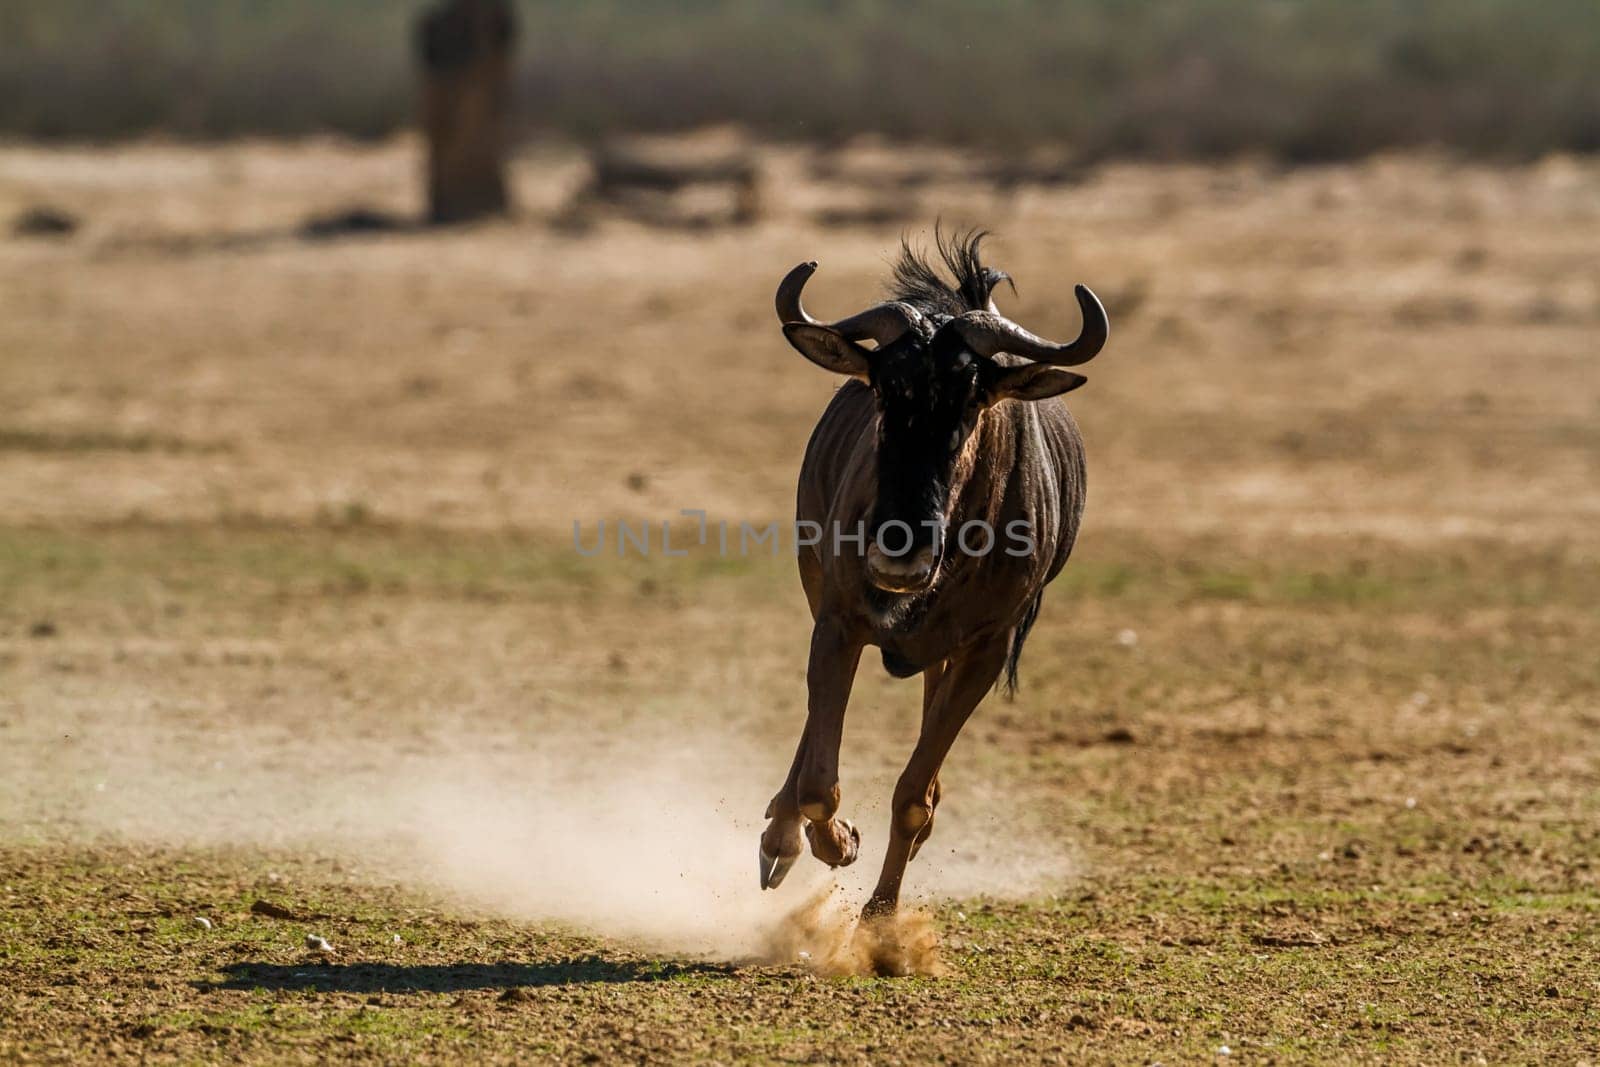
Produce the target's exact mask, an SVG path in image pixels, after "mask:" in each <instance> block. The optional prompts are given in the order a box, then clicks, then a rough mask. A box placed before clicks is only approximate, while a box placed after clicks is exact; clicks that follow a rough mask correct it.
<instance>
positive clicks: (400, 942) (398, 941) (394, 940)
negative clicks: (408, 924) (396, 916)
mask: <svg viewBox="0 0 1600 1067" xmlns="http://www.w3.org/2000/svg"><path fill="white" fill-rule="evenodd" d="M389 940H391V941H392V942H394V943H395V944H397V945H403V944H405V942H404V941H401V940H400V935H399V934H395V935H394V936H393V937H392V938H390V939H389Z"/></svg>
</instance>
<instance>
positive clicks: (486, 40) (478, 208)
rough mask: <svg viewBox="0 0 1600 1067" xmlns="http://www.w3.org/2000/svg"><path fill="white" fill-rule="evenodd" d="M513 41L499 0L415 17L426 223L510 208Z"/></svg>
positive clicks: (460, 3) (463, 1) (456, 3)
mask: <svg viewBox="0 0 1600 1067" xmlns="http://www.w3.org/2000/svg"><path fill="white" fill-rule="evenodd" d="M515 41H516V22H515V20H514V19H513V18H512V15H511V8H510V5H509V4H508V3H506V2H505V0H446V2H444V3H442V4H440V5H439V6H437V7H435V8H433V9H432V10H430V11H429V12H427V13H426V14H424V15H423V16H422V18H421V19H420V21H419V22H418V25H417V50H418V54H419V58H420V60H421V65H422V81H423V90H422V125H423V131H424V133H425V134H426V136H427V138H428V221H429V222H431V223H434V224H442V223H451V222H465V221H467V220H470V219H476V218H482V217H484V216H488V215H501V214H504V213H505V212H506V211H507V210H508V209H509V207H510V202H509V198H508V197H507V195H506V177H505V156H506V144H507V140H508V130H507V125H508V122H507V119H508V115H509V112H510V97H511V53H512V48H513V46H514V44H515Z"/></svg>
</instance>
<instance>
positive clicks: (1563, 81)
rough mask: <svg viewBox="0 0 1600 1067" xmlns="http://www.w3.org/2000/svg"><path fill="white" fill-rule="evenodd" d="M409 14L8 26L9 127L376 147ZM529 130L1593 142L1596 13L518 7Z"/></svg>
mask: <svg viewBox="0 0 1600 1067" xmlns="http://www.w3.org/2000/svg"><path fill="white" fill-rule="evenodd" d="M417 8H418V5H416V4H412V3H405V2H400V0H339V2H337V3H318V2H316V0H159V2H156V3H141V2H138V0H58V2H55V3H50V4H32V3H26V2H22V0H8V2H7V3H5V4H4V5H0V77H3V78H4V81H3V82H0V131H3V132H5V133H8V134H11V135H13V136H24V137H48V138H86V137H93V138H100V137H128V136H136V135H140V134H149V133H165V134H170V135H175V136H182V137H202V138H222V137H238V136H249V135H273V136H303V135H306V134H312V133H328V132H337V133H342V134H347V135H350V136H353V137H362V138H373V137H383V136H387V135H390V134H393V133H395V132H396V131H399V130H402V129H406V128H408V127H409V126H411V125H412V122H413V120H414V117H415V116H414V108H413V107H412V96H413V93H412V81H413V76H412V69H411V63H410V51H409V49H408V48H407V47H406V43H407V41H408V39H409V35H410V33H411V21H412V19H413V18H414V17H415V15H416V13H417ZM514 8H515V11H516V15H517V18H518V21H519V22H520V24H521V26H522V27H523V31H524V32H523V36H522V42H521V45H520V47H519V49H518V55H517V60H516V70H515V77H514V82H515V92H516V96H517V99H518V101H519V103H520V104H521V105H523V106H521V107H520V108H519V111H518V114H517V116H516V120H515V121H516V126H517V129H518V130H519V132H523V133H527V134H534V133H538V134H545V135H551V134H554V135H565V136H575V135H602V134H610V133H631V132H639V131H662V130H683V129H689V128H693V127H696V126H700V125H705V124H708V123H722V122H729V121H733V122H738V123H740V124H742V125H744V126H746V127H747V128H749V129H750V130H751V131H752V132H754V133H757V134H760V135H761V136H764V137H773V138H778V139H781V140H789V141H830V140H837V139H839V138H845V137H850V136H853V135H858V134H882V135H884V136H888V137H893V138H915V139H928V140H933V141H937V142H943V143H960V144H979V145H988V146H1005V147H1011V148H1017V147H1026V146H1029V145H1032V144H1035V143H1037V142H1040V141H1047V142H1055V143H1061V144H1065V145H1069V146H1070V147H1071V149H1072V153H1073V156H1074V158H1076V159H1078V160H1082V161H1097V160H1101V159H1105V158H1113V157H1116V158H1120V157H1128V156H1138V157H1144V158H1156V159H1193V158H1214V157H1218V156H1232V155H1237V154H1239V153H1257V154H1261V155H1265V156H1269V157H1272V158H1275V159H1281V160H1287V161H1309V160H1327V159H1348V158H1351V157H1355V156H1360V155H1363V154H1366V153H1370V152H1374V151H1380V150H1384V149H1392V148H1400V147H1411V146H1417V145H1433V146H1442V147H1447V148H1451V149H1455V150H1458V151H1461V152H1463V153H1467V154H1472V155H1483V154H1488V155H1492V156H1495V157H1497V158H1511V159H1527V158H1530V157H1534V156H1537V155H1540V154H1542V153H1546V152H1551V151H1563V150H1567V151H1594V150H1595V149H1596V148H1600V117H1597V116H1600V73H1597V72H1600V12H1597V11H1596V9H1595V6H1594V5H1593V4H1591V3H1587V2H1585V0H1540V2H1538V3H1532V4H1527V3H1515V2H1513V0H1471V2H1467V3H1461V2H1456V0H1408V2H1406V3H1401V4H1393V3H1384V2H1381V0H1267V2H1261V0H1202V2H1199V3H1179V2H1174V0H1153V2H1150V3H1141V4H1125V3H1118V2H1116V0H1079V2H1075V3H1059V2H1024V0H1002V2H998V3H992V4H974V3H965V2H962V0H931V2H924V3H909V2H905V3H900V2H894V0H862V2H858V3H851V2H845V0H800V2H795V3H780V2H776V0H755V2H751V3H737V2H731V0H727V2H718V0H679V2H668V0H632V2H612V0H599V2H590V3H585V2H577V0H574V2H559V0H550V2H537V3H536V2H526V0H525V2H519V3H516V4H514Z"/></svg>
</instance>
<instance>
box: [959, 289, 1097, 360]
mask: <svg viewBox="0 0 1600 1067" xmlns="http://www.w3.org/2000/svg"><path fill="white" fill-rule="evenodd" d="M1073 292H1074V293H1075V294H1076V295H1077V297H1078V307H1079V309H1080V310H1081V311H1082V312H1083V330H1082V331H1081V332H1079V334H1078V339H1077V340H1075V341H1072V342H1070V343H1068V344H1064V345H1058V344H1056V343H1055V342H1054V341H1046V340H1045V339H1044V338H1043V337H1039V336H1037V335H1035V334H1031V333H1029V332H1028V331H1027V330H1024V329H1023V328H1022V327H1021V326H1018V325H1017V324H1016V323H1014V322H1012V321H1011V320H1010V319H1008V318H1006V317H1005V316H1004V315H1002V314H1000V313H999V312H997V311H969V312H967V313H966V314H965V315H962V316H961V317H960V318H959V319H956V320H955V328H956V329H957V330H959V331H960V332H961V338H962V340H964V341H966V342H967V347H968V348H971V349H972V350H973V351H974V352H976V353H978V355H980V356H994V355H996V354H998V353H1000V352H1010V353H1011V354H1012V355H1014V356H1021V357H1022V358H1023V359H1031V360H1033V362H1035V363H1049V364H1051V365H1053V366H1057V367H1076V366H1077V365H1078V364H1080V363H1087V362H1089V361H1090V360H1091V359H1093V358H1094V357H1095V356H1096V355H1097V354H1099V352H1100V349H1102V348H1104V347H1105V343H1106V338H1107V337H1108V336H1110V333H1111V322H1110V320H1109V319H1107V318H1106V309H1105V308H1104V307H1102V306H1101V305H1100V300H1099V298H1098V297H1096V296H1095V295H1094V293H1092V292H1090V291H1089V287H1088V286H1087V285H1079V286H1076V287H1075V288H1074V289H1073Z"/></svg>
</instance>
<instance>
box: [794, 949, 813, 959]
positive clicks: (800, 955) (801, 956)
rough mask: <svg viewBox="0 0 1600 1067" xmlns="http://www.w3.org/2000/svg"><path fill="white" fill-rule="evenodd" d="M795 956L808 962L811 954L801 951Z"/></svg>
mask: <svg viewBox="0 0 1600 1067" xmlns="http://www.w3.org/2000/svg"><path fill="white" fill-rule="evenodd" d="M796 955H797V956H799V957H800V958H801V959H803V960H809V959H810V958H811V953H809V952H807V951H806V950H805V949H801V950H800V951H799V952H797V953H796Z"/></svg>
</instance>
